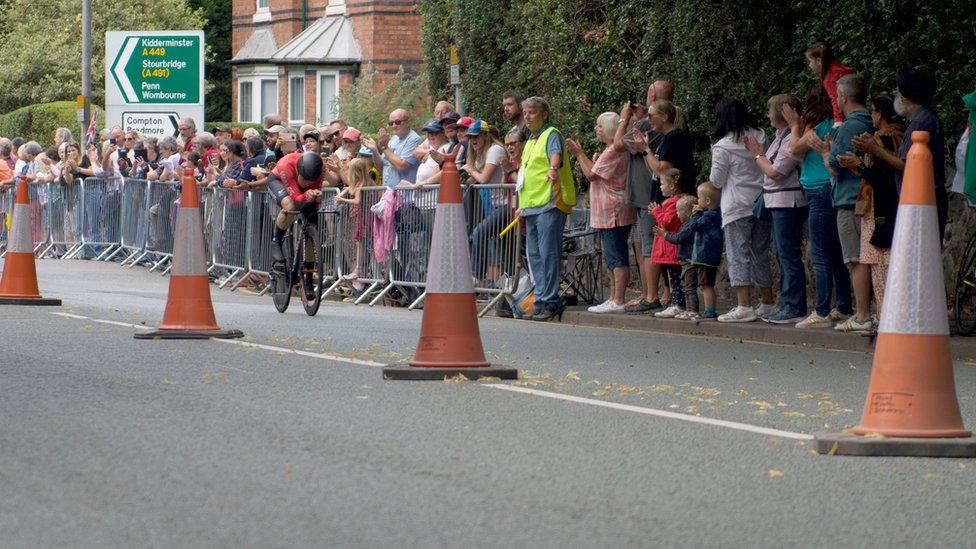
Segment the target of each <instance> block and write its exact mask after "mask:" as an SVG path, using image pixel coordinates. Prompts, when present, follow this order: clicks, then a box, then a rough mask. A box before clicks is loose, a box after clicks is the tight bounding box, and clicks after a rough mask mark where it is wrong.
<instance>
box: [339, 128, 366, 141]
mask: <svg viewBox="0 0 976 549" xmlns="http://www.w3.org/2000/svg"><path fill="white" fill-rule="evenodd" d="M362 136H363V132H361V131H359V130H357V129H356V128H347V129H346V131H344V132H342V138H343V139H345V140H347V141H359V138H360V137H362Z"/></svg>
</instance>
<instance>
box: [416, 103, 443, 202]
mask: <svg viewBox="0 0 976 549" xmlns="http://www.w3.org/2000/svg"><path fill="white" fill-rule="evenodd" d="M423 132H424V133H425V134H426V135H427V146H426V147H418V148H417V150H416V151H415V154H416V153H420V160H421V161H422V162H423V164H421V165H420V167H419V168H418V169H417V186H422V185H436V184H437V183H440V181H441V162H442V161H443V160H444V153H446V152H448V151H449V150H450V149H449V147H450V143H448V141H447V137H446V136H445V135H444V126H443V125H442V124H441V121H440V120H437V119H434V120H431V121H429V122H427V124H425V125H424V129H423Z"/></svg>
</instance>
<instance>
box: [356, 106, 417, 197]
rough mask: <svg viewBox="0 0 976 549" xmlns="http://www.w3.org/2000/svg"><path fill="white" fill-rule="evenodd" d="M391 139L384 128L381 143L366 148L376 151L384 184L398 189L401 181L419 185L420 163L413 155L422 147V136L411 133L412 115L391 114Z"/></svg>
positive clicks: (380, 132) (375, 142)
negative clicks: (418, 171) (418, 168)
mask: <svg viewBox="0 0 976 549" xmlns="http://www.w3.org/2000/svg"><path fill="white" fill-rule="evenodd" d="M390 128H391V129H392V131H393V136H392V137H391V136H390V135H389V134H388V133H387V132H386V129H385V128H381V129H380V131H379V135H378V138H377V140H375V141H374V140H372V139H370V140H368V141H365V142H364V144H365V145H366V146H367V147H369V148H370V150H372V151H373V162H374V163H375V164H376V165H378V166H379V165H382V166H383V184H384V185H386V186H387V187H395V186H397V185H398V184H399V183H400V182H401V181H407V182H408V183H411V184H413V183H415V182H416V180H417V167H418V166H419V165H420V162H419V161H418V160H417V159H416V158H414V157H413V151H414V150H415V149H416V148H417V147H419V146H420V142H421V139H420V136H419V135H417V132H415V131H413V130H411V129H410V115H409V114H408V113H407V111H406V110H404V109H396V110H394V111H393V112H391V113H390Z"/></svg>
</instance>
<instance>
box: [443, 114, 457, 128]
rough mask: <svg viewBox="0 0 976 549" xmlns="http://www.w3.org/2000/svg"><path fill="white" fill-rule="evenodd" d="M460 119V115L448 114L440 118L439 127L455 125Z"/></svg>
mask: <svg viewBox="0 0 976 549" xmlns="http://www.w3.org/2000/svg"><path fill="white" fill-rule="evenodd" d="M460 119H461V115H460V114H458V113H456V112H449V113H447V114H445V115H444V116H442V117H441V125H442V126H446V125H448V124H457V121H458V120H460Z"/></svg>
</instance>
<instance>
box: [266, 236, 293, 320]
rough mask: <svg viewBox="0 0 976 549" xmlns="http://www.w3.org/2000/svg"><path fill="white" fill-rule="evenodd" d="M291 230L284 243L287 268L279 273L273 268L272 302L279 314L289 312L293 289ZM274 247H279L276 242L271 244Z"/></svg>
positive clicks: (283, 240)
mask: <svg viewBox="0 0 976 549" xmlns="http://www.w3.org/2000/svg"><path fill="white" fill-rule="evenodd" d="M291 234H292V233H291V230H290V229H289V230H288V232H287V233H285V236H284V238H283V239H282V242H284V245H283V247H284V248H287V249H286V250H284V256H285V266H284V270H283V271H278V270H276V269H275V268H274V267H272V268H271V273H270V274H271V300H272V301H274V304H275V309H278V312H279V313H283V312H285V311H287V310H288V304H289V303H290V302H291V287H292V280H293V278H292V262H293V260H292V257H291V255H292V254H291V250H292V249H294V248H292V247H291V241H292V238H291ZM271 245H272V246H277V244H275V243H274V242H272V243H271Z"/></svg>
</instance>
